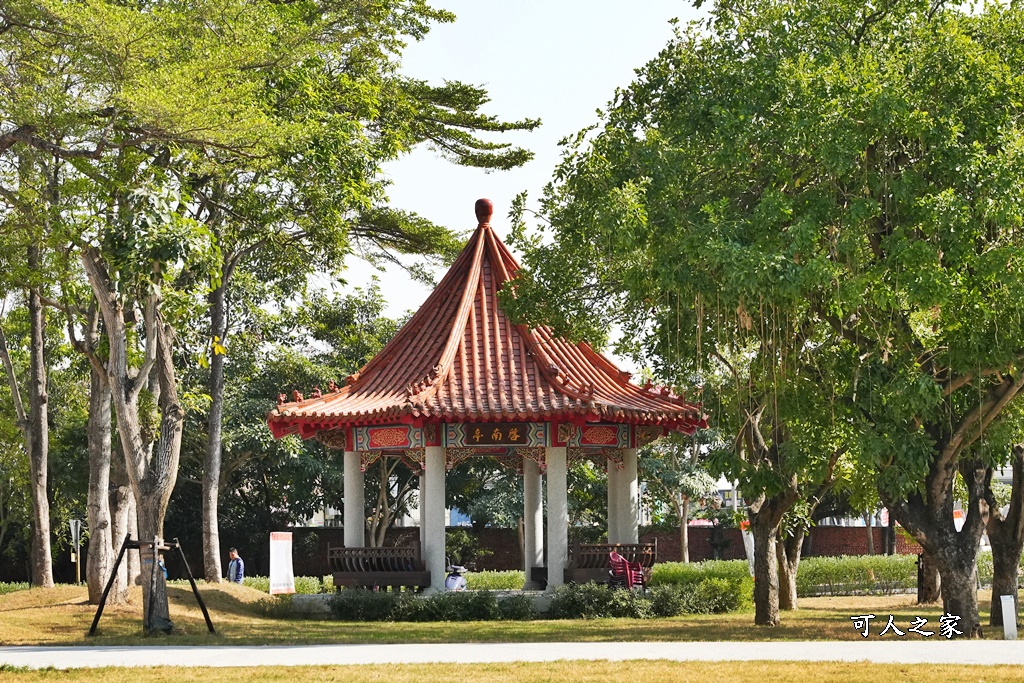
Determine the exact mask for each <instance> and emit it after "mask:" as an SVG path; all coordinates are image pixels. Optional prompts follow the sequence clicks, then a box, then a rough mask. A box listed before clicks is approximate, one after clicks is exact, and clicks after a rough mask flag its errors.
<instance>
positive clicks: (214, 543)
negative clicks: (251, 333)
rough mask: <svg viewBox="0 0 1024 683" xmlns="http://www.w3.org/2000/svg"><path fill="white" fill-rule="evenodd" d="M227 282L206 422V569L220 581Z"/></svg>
mask: <svg viewBox="0 0 1024 683" xmlns="http://www.w3.org/2000/svg"><path fill="white" fill-rule="evenodd" d="M225 286H226V283H223V282H222V283H221V285H220V286H219V287H217V288H216V289H214V290H213V291H212V292H211V293H210V338H211V353H210V381H209V385H208V387H209V391H210V399H211V400H210V414H209V416H208V417H207V423H206V427H207V429H206V433H207V437H206V457H205V460H204V462H203V493H202V496H203V571H204V574H205V576H206V580H207V581H208V582H210V583H220V581H221V564H220V526H219V522H218V509H217V503H218V496H219V493H220V470H221V445H222V427H223V421H224V354H223V353H219V352H218V345H219V344H223V343H224V336H225V330H226V327H227V326H226V324H225V322H226V311H225V305H226V304H225V298H224V288H225Z"/></svg>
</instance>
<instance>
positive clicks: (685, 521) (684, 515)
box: [679, 496, 690, 562]
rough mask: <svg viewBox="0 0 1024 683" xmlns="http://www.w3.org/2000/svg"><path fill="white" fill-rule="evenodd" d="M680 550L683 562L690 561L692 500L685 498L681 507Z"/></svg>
mask: <svg viewBox="0 0 1024 683" xmlns="http://www.w3.org/2000/svg"><path fill="white" fill-rule="evenodd" d="M679 548H680V551H681V552H682V555H683V562H689V561H690V499H689V498H686V497H685V496H684V497H683V504H682V505H680V506H679Z"/></svg>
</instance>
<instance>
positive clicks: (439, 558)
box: [420, 446, 446, 593]
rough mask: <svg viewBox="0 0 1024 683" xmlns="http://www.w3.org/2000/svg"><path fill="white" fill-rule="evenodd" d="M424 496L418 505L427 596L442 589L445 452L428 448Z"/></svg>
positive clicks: (425, 463) (443, 570)
mask: <svg viewBox="0 0 1024 683" xmlns="http://www.w3.org/2000/svg"><path fill="white" fill-rule="evenodd" d="M424 465H425V471H424V475H423V476H424V479H425V480H426V484H427V495H426V497H425V498H424V500H423V501H422V502H421V503H420V506H421V507H420V509H421V512H420V515H421V516H422V518H423V519H424V521H426V527H427V530H426V535H425V536H424V541H425V543H424V544H423V559H424V561H425V563H426V565H427V571H429V572H430V592H431V593H433V592H434V591H438V590H442V589H443V588H444V574H445V569H446V567H445V561H444V554H445V547H444V545H445V544H444V531H445V529H444V475H445V463H444V448H442V447H440V446H428V447H427V448H426V459H425V462H424Z"/></svg>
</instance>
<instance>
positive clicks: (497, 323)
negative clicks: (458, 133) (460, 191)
mask: <svg viewBox="0 0 1024 683" xmlns="http://www.w3.org/2000/svg"><path fill="white" fill-rule="evenodd" d="M490 216H491V203H490V202H489V201H488V200H480V201H478V202H477V217H478V219H479V226H478V227H477V230H476V232H475V233H474V234H473V236H472V238H471V239H470V240H469V243H468V244H467V245H466V247H465V248H464V249H463V250H462V253H461V254H459V256H458V258H457V259H456V260H455V263H454V264H453V265H452V267H451V268H450V269H449V270H448V273H447V274H446V275H445V276H444V278H443V279H442V280H441V282H440V284H439V285H438V286H437V288H436V289H434V291H433V293H432V294H431V295H430V296H429V297H428V298H427V300H426V301H425V302H424V303H423V305H422V306H421V307H420V309H419V310H418V311H417V312H416V314H415V315H414V316H413V317H412V318H410V319H409V321H408V322H407V323H406V324H405V325H404V326H403V327H402V329H401V330H400V331H399V332H398V334H397V335H396V336H395V337H394V339H392V340H391V341H390V342H389V343H388V344H387V345H386V346H385V347H384V348H383V349H381V351H380V353H378V354H377V355H376V356H375V357H374V358H373V360H371V361H370V362H369V363H367V364H366V366H364V367H363V368H362V370H360V371H359V372H357V373H355V374H354V375H352V376H351V377H349V378H348V379H347V381H346V385H345V386H343V387H341V388H340V389H336V390H335V391H333V392H330V393H326V394H324V395H323V396H320V397H316V398H310V399H306V400H300V401H295V402H289V403H280V404H279V405H278V406H277V408H276V409H274V410H272V411H271V412H270V414H269V415H268V416H267V421H268V423H269V425H270V428H271V430H272V431H273V433H274V436H275V437H278V438H280V437H281V436H283V435H285V434H289V433H293V432H297V431H298V432H300V433H301V434H302V435H303V436H304V437H309V436H312V435H314V434H315V433H317V432H318V431H321V430H326V429H334V428H337V427H346V426H358V425H366V424H381V423H402V422H420V421H424V422H463V421H474V422H479V421H502V420H506V421H512V420H515V421H551V420H564V421H572V422H585V421H603V422H621V423H631V424H638V425H660V426H663V427H665V428H668V429H675V430H679V431H685V432H688V433H689V432H692V431H693V430H694V429H695V428H697V427H703V426H705V425H706V423H705V422H704V421H703V419H702V415H701V413H700V410H699V408H700V407H699V406H698V405H694V404H690V403H687V402H686V401H685V400H683V399H682V398H680V397H678V396H674V395H672V394H671V393H670V392H669V391H668V390H667V389H660V388H656V389H652V388H644V387H640V386H637V385H635V384H632V383H630V381H629V377H630V375H629V373H627V372H623V371H621V370H619V369H618V368H617V367H616V366H615V365H614V364H613V363H612V362H611V361H610V360H608V359H607V358H605V357H604V356H603V355H601V354H600V353H598V352H597V351H595V350H594V349H592V348H591V347H590V346H589V345H588V344H586V343H580V344H572V343H570V342H568V341H565V340H564V339H561V338H557V337H555V336H554V335H553V334H552V332H551V330H550V329H549V328H547V327H540V328H536V329H532V330H531V329H528V328H526V327H525V326H522V325H513V324H512V323H511V322H510V321H509V320H508V318H507V317H506V316H505V313H504V311H502V309H501V306H500V303H499V301H498V297H497V293H498V291H499V290H500V289H501V288H502V286H503V285H504V284H505V283H506V282H508V281H509V280H510V279H512V278H513V277H514V276H515V274H516V272H517V271H518V270H519V264H518V263H517V262H516V260H515V258H514V257H513V256H512V254H511V252H510V251H509V250H508V247H506V246H505V245H504V244H503V243H502V241H501V240H500V239H499V238H498V237H497V235H495V233H494V231H493V230H492V229H491V226H490ZM300 428H301V429H300Z"/></svg>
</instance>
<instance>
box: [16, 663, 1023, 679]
mask: <svg viewBox="0 0 1024 683" xmlns="http://www.w3.org/2000/svg"><path fill="white" fill-rule="evenodd" d="M228 676H230V677H231V679H233V680H239V681H246V683H277V682H282V683H284V682H290V681H296V680H301V681H322V682H324V683H360V682H362V681H372V682H377V681H386V682H387V683H428V682H430V683H433V682H435V681H436V682H438V683H490V682H491V681H498V680H500V681H503V683H527V682H531V683H532V682H534V681H538V682H540V681H544V682H546V683H562V682H564V683H575V682H576V681H580V680H586V681H588V683H622V681H623V680H630V681H652V682H653V681H672V682H673V683H677V682H678V683H685V682H688V681H693V682H694V683H697V682H700V683H704V682H706V681H718V680H729V681H759V682H763V681H771V683H797V682H801V683H803V682H805V681H807V680H814V681H815V682H816V683H825V682H828V681H872V683H894V682H895V681H907V680H914V681H943V683H956V682H960V681H963V682H967V681H970V682H971V683H978V682H982V681H984V682H993V683H994V682H997V681H1007V682H1009V681H1019V680H1020V677H1021V673H1020V667H1016V666H952V665H933V664H915V665H912V666H911V665H902V664H865V663H861V662H853V663H841V662H811V663H808V662H735V663H728V664H719V663H715V662H665V661H636V662H625V663H624V662H543V663H511V664H458V665H454V664H400V665H395V664H389V665H374V666H343V667H336V666H335V667H330V666H299V667H260V668H237V669H235V668H233V669H201V668H186V667H163V668H158V669H131V670H128V669H115V668H111V669H74V670H70V671H55V670H52V669H51V670H42V671H27V670H14V669H4V668H2V667H0V678H2V679H3V680H4V682H5V683H44V682H46V681H60V682H61V683H74V682H76V681H88V682H89V683H123V682H124V681H125V680H131V681H133V683H156V682H158V681H175V683H193V682H196V683H208V682H209V681H216V680H224V679H225V678H227V677H228Z"/></svg>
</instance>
